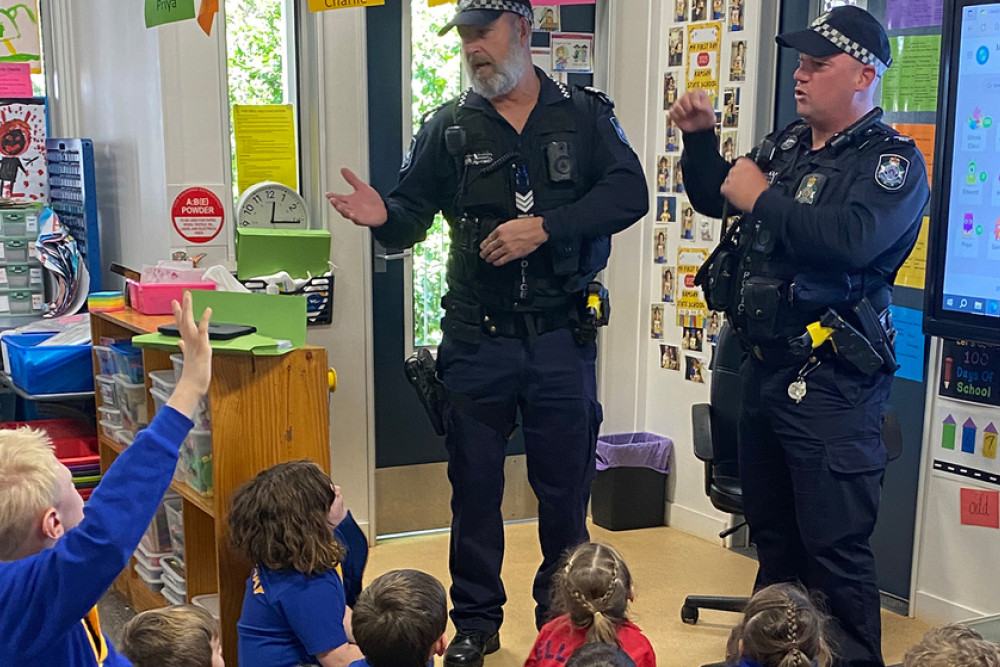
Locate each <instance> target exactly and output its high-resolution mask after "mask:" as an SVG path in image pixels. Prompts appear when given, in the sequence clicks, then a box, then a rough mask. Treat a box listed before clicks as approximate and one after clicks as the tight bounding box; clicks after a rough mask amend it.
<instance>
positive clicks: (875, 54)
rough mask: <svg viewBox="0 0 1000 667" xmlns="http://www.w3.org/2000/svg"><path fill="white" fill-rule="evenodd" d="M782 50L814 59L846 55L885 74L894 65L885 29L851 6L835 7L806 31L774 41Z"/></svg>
mask: <svg viewBox="0 0 1000 667" xmlns="http://www.w3.org/2000/svg"><path fill="white" fill-rule="evenodd" d="M774 39H775V41H776V42H778V44H780V45H781V46H787V47H789V48H792V49H795V50H796V51H798V52H799V53H804V54H806V55H807V56H812V57H814V58H828V57H829V56H835V55H837V54H838V53H846V54H848V55H849V56H852V57H853V58H855V59H856V60H858V61H860V62H861V63H862V64H865V65H872V66H874V67H875V69H877V70H878V73H879V74H882V73H883V72H885V70H887V69H888V68H889V65H891V64H892V51H891V50H890V49H889V37H888V36H887V35H886V34H885V28H883V27H882V24H881V23H879V22H878V19H876V18H875V17H874V16H872V15H871V14H869V13H868V12H866V11H865V10H863V9H861V8H860V7H854V6H851V5H847V6H843V7H836V8H834V9H831V10H830V11H829V12H827V13H826V14H823V15H822V16H820V17H819V18H818V19H816V20H815V21H813V22H812V24H810V26H809V27H808V28H807V29H806V30H799V31H798V32H789V33H785V34H784V35H778V36H777V37H775V38H774Z"/></svg>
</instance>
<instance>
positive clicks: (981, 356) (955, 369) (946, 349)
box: [938, 339, 1000, 405]
mask: <svg viewBox="0 0 1000 667" xmlns="http://www.w3.org/2000/svg"><path fill="white" fill-rule="evenodd" d="M942 342H943V346H942V350H941V384H940V386H939V387H938V395H940V396H946V397H948V398H957V399H960V400H963V401H971V402H973V403H983V404H985V405H1000V347H998V346H996V345H985V344H982V343H973V342H971V341H964V340H957V341H956V340H948V339H945V340H944V341H942Z"/></svg>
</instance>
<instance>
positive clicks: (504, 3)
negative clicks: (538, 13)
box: [438, 0, 534, 35]
mask: <svg viewBox="0 0 1000 667" xmlns="http://www.w3.org/2000/svg"><path fill="white" fill-rule="evenodd" d="M504 12H513V13H515V14H517V15H519V16H523V17H524V18H526V19H528V22H529V23H532V22H534V14H532V12H531V0H458V11H456V12H455V18H453V19H452V20H451V21H449V22H448V23H447V25H445V27H443V28H441V30H440V31H439V32H438V35H443V34H445V33H446V32H448V31H449V30H451V29H452V28H454V27H455V26H457V25H486V24H488V23H493V22H494V21H496V20H497V19H498V18H500V15H501V14H503V13H504Z"/></svg>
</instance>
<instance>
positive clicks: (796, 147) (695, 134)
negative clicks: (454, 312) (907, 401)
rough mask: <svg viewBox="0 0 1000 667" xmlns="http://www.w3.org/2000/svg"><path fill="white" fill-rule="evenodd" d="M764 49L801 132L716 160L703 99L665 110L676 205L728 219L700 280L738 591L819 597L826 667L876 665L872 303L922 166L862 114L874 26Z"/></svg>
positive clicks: (872, 112)
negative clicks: (731, 416) (739, 356)
mask: <svg viewBox="0 0 1000 667" xmlns="http://www.w3.org/2000/svg"><path fill="white" fill-rule="evenodd" d="M777 41H778V43H779V44H780V45H782V46H786V47H791V48H794V49H797V50H798V51H799V54H800V56H799V67H798V69H797V70H796V72H795V101H796V107H797V111H798V114H799V115H800V116H801V118H802V120H800V121H798V122H796V123H794V124H792V125H791V126H789V127H787V128H785V129H783V130H781V131H778V132H776V133H774V134H772V135H769V136H768V137H767V138H766V139H765V140H764V142H762V144H761V145H760V146H758V147H757V148H756V149H755V151H754V152H753V153H751V157H749V158H740V159H738V160H737V161H736V162H735V163H733V164H729V163H728V162H726V161H725V160H723V159H722V158H721V156H719V153H718V149H717V140H716V136H715V131H714V127H715V112H714V109H713V108H712V106H711V103H710V102H709V100H708V98H707V96H706V95H705V94H704V93H701V92H693V93H689V94H687V95H685V96H684V97H682V98H681V99H680V100H678V102H677V103H676V104H675V105H674V107H673V108H672V109H671V118H672V119H673V120H674V121H675V122H676V123H677V125H678V127H679V128H680V129H681V130H682V131H683V132H684V153H683V156H682V158H681V162H682V164H683V168H684V181H685V187H686V188H687V191H688V195H689V197H690V199H691V203H692V204H693V205H694V207H695V208H696V209H698V210H699V211H700V212H702V213H704V214H706V215H710V216H714V217H720V216H722V215H723V212H724V210H726V209H728V210H727V211H726V213H727V214H735V213H738V212H742V213H743V214H744V215H743V217H742V219H741V220H740V222H739V224H738V227H737V228H736V232H735V237H734V244H733V245H731V246H728V247H727V246H726V244H723V246H722V247H720V249H719V251H720V252H719V253H717V254H714V255H713V256H712V257H711V258H710V259H709V261H708V263H707V266H706V267H705V273H704V275H703V282H702V284H703V286H704V288H705V290H706V298H707V299H708V300H709V302H710V304H711V303H713V302H714V306H715V307H716V308H718V309H724V310H725V311H726V313H727V315H728V318H729V320H730V322H731V323H732V325H733V326H734V327H735V328H736V330H737V332H738V334H739V336H740V340H741V341H742V343H743V345H744V348H745V349H746V351H747V358H746V360H745V361H744V363H743V366H742V376H743V394H742V402H741V414H740V427H739V455H740V473H741V478H742V485H743V500H744V506H745V511H746V517H747V520H748V522H749V525H750V531H751V537H752V539H753V541H754V542H755V543H756V545H757V550H758V554H759V558H760V565H759V569H758V574H757V581H756V587H757V588H760V587H762V586H766V585H768V584H772V583H775V582H782V581H799V582H801V583H802V584H804V585H805V586H807V587H808V588H810V589H813V590H818V591H820V592H822V594H823V595H824V596H825V597H826V599H827V603H828V605H829V609H830V612H831V614H832V615H833V616H834V618H835V620H836V630H837V632H836V635H835V639H836V640H837V641H836V649H837V651H838V653H839V658H838V664H841V665H851V666H854V667H860V666H862V665H864V666H866V667H869V666H876V665H877V666H881V665H883V662H882V654H881V622H880V617H879V591H878V587H877V583H876V575H875V562H874V557H873V554H872V551H871V548H870V546H869V543H868V540H869V537H870V536H871V533H872V530H873V529H874V527H875V519H876V516H877V513H878V504H879V495H880V491H881V483H882V478H883V474H884V471H885V466H886V463H887V453H886V448H885V445H884V443H883V442H882V440H881V422H882V417H883V407H884V405H885V401H886V399H887V397H888V395H889V390H890V386H891V383H892V373H893V371H895V368H896V364H895V361H894V358H893V356H892V339H893V330H892V328H891V321H890V318H889V315H888V311H887V309H888V306H889V303H890V301H891V295H892V284H893V281H894V279H895V275H896V272H897V270H898V269H899V267H900V265H901V264H902V263H903V261H904V260H905V258H906V257H907V255H908V254H909V252H910V250H911V249H912V247H913V245H914V243H915V242H916V239H917V235H918V232H919V228H920V221H921V217H922V214H923V210H924V206H925V205H926V203H927V200H928V196H929V190H928V186H927V172H926V167H925V164H924V160H923V157H922V156H921V154H920V151H919V150H917V148H916V147H915V146H914V144H913V141H912V140H911V139H909V138H908V137H902V136H899V135H898V134H897V133H896V132H895V131H894V130H893V129H891V128H890V127H888V126H886V125H884V124H882V123H881V122H879V118H880V114H881V112H880V110H879V109H877V108H876V107H873V100H872V97H873V93H874V91H875V87H876V85H877V83H878V80H879V77H880V76H881V75H882V74H883V72H884V71H885V70H886V68H888V67H889V65H890V64H891V55H890V54H891V52H890V49H889V42H888V38H887V37H886V34H885V30H884V29H883V28H882V26H881V25H880V24H879V23H878V21H877V20H876V19H875V18H874V17H872V16H871V15H870V14H869V13H867V12H865V11H864V10H861V9H859V8H857V7H851V6H848V7H839V8H836V9H834V10H832V11H831V12H829V13H828V14H825V15H823V16H821V17H820V18H818V19H817V20H816V21H815V22H814V23H813V24H812V25H811V26H810V27H809V28H808V29H807V30H803V31H801V32H796V33H791V34H786V35H780V36H779V37H778V38H777ZM810 325H813V326H812V327H811V328H810ZM831 332H836V334H835V336H840V338H839V341H840V344H839V345H837V346H836V348H834V346H833V345H832V344H831V343H830V342H829V341H827V342H824V340H825V336H826V335H827V334H829V333H831ZM837 340H838V338H836V337H835V338H834V341H837Z"/></svg>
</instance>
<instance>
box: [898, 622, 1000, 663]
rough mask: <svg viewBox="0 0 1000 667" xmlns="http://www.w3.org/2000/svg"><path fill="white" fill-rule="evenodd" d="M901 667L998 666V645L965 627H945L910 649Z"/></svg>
mask: <svg viewBox="0 0 1000 667" xmlns="http://www.w3.org/2000/svg"><path fill="white" fill-rule="evenodd" d="M903 667H1000V646H997V645H996V644H993V643H991V642H988V641H986V640H985V639H983V638H982V636H981V635H980V634H979V633H978V632H976V631H975V630H973V629H972V628H969V627H967V626H964V625H957V624H956V625H945V626H943V627H940V628H934V629H932V630H930V631H929V632H928V633H927V634H926V635H924V638H923V639H922V640H921V641H920V643H919V644H917V645H916V646H913V647H911V648H910V650H909V651H907V652H906V657H905V658H904V659H903Z"/></svg>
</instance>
